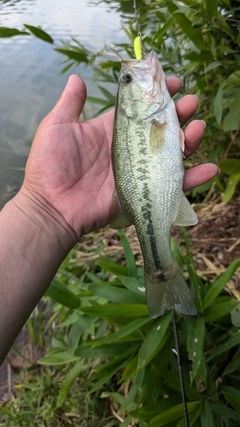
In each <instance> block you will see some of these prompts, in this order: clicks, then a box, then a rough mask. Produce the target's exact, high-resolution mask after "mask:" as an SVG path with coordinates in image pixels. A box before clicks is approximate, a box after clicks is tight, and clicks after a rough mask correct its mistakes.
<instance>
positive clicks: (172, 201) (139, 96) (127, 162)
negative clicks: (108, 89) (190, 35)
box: [110, 52, 197, 317]
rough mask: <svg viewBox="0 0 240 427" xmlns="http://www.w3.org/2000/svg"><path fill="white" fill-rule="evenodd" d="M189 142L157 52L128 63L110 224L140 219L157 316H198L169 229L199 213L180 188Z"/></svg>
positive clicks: (117, 126)
mask: <svg viewBox="0 0 240 427" xmlns="http://www.w3.org/2000/svg"><path fill="white" fill-rule="evenodd" d="M182 146H183V139H182V131H181V128H180V125H179V122H178V118H177V115H176V110H175V105H174V102H173V100H172V99H171V97H170V95H169V92H168V90H167V87H166V82H165V75H164V72H163V70H162V67H161V65H160V63H159V61H158V58H157V55H156V53H155V52H151V53H150V54H149V55H148V56H147V57H146V58H144V59H143V60H140V61H136V60H133V61H123V62H122V68H121V71H120V76H119V85H118V95H117V102H116V110H115V121H114V137H113V146H112V163H113V172H114V178H115V192H114V195H113V203H112V207H111V212H110V218H111V220H110V225H111V226H112V227H115V228H121V227H126V226H128V225H131V224H134V225H135V228H136V232H137V235H138V238H139V242H140V245H141V249H142V253H143V260H144V271H145V285H146V292H147V303H148V308H149V313H150V315H151V316H152V317H156V316H160V315H162V314H163V313H164V312H165V310H169V309H172V308H175V309H176V310H178V311H180V312H181V313H183V314H188V315H192V314H195V313H196V309H195V306H194V304H193V301H192V298H191V295H190V292H189V289H188V286H187V284H186V282H185V280H184V278H183V276H182V273H181V271H180V269H179V267H178V266H177V265H176V263H175V262H174V260H173V257H172V253H171V241H170V239H171V227H172V224H173V223H176V224H179V225H193V224H196V223H197V217H196V214H195V212H194V211H193V210H192V208H191V206H190V204H189V202H188V201H187V199H186V198H185V196H184V194H183V192H182V185H183V176H184V168H183V155H182V149H181V147H182Z"/></svg>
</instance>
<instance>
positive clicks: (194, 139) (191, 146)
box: [184, 120, 206, 157]
mask: <svg viewBox="0 0 240 427" xmlns="http://www.w3.org/2000/svg"><path fill="white" fill-rule="evenodd" d="M205 128H206V123H205V122H204V121H203V120H193V121H192V122H191V123H189V125H188V126H187V127H186V129H185V131H184V135H185V150H184V155H185V157H189V156H191V154H192V153H193V152H194V151H195V150H196V149H197V147H198V146H199V144H200V143H201V141H202V139H203V137H204V132H205Z"/></svg>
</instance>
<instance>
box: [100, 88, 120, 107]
mask: <svg viewBox="0 0 240 427" xmlns="http://www.w3.org/2000/svg"><path fill="white" fill-rule="evenodd" d="M98 87H99V89H100V91H101V92H102V93H103V95H104V96H105V97H106V99H107V100H108V102H110V104H111V105H115V101H116V98H115V96H113V94H112V93H111V92H109V91H108V90H107V89H106V88H105V87H102V86H98Z"/></svg>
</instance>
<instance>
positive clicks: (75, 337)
mask: <svg viewBox="0 0 240 427" xmlns="http://www.w3.org/2000/svg"><path fill="white" fill-rule="evenodd" d="M82 330H83V328H82V324H81V320H78V321H77V322H75V323H74V324H73V325H72V326H71V328H70V331H69V350H70V353H71V354H73V353H74V350H76V348H77V346H78V343H79V340H80V337H81V335H82Z"/></svg>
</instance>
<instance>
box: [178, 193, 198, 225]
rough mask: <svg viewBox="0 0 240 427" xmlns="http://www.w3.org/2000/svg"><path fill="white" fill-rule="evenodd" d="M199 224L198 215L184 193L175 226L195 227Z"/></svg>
mask: <svg viewBox="0 0 240 427" xmlns="http://www.w3.org/2000/svg"><path fill="white" fill-rule="evenodd" d="M197 223H198V218H197V215H196V214H195V212H194V210H193V208H192V207H191V205H190V203H189V201H188V199H187V198H186V196H185V195H184V193H183V192H182V195H181V199H180V203H179V208H178V212H177V216H176V218H175V221H174V224H175V225H183V226H187V225H195V224H197Z"/></svg>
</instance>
